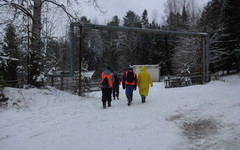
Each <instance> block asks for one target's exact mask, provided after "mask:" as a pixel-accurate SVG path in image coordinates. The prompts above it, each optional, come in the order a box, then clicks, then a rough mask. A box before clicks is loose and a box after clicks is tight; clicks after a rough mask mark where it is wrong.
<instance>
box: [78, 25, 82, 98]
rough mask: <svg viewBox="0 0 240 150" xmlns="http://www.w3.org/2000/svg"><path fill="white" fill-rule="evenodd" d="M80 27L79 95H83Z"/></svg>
mask: <svg viewBox="0 0 240 150" xmlns="http://www.w3.org/2000/svg"><path fill="white" fill-rule="evenodd" d="M79 28H80V40H79V83H78V84H79V85H78V86H79V88H78V89H79V91H78V96H81V94H82V81H81V80H82V79H81V78H82V74H81V72H82V39H83V38H82V26H80V27H79Z"/></svg>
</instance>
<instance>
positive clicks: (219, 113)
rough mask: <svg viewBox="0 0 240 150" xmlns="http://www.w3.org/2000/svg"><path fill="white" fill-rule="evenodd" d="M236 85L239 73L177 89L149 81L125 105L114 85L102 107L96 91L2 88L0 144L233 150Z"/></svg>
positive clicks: (36, 148)
mask: <svg viewBox="0 0 240 150" xmlns="http://www.w3.org/2000/svg"><path fill="white" fill-rule="evenodd" d="M239 89H240V78H239V76H232V77H229V78H227V81H225V82H222V81H212V82H210V83H208V84H206V85H196V86H189V87H184V88H171V89H165V88H164V85H163V83H154V87H153V88H151V89H150V93H149V96H148V97H147V102H146V103H144V104H142V103H141V101H140V96H139V94H138V90H137V91H135V92H134V98H133V104H132V105H131V106H127V101H126V98H125V95H124V91H123V90H122V89H121V90H120V100H114V101H112V107H110V108H107V109H106V110H104V109H102V105H101V101H100V99H101V93H100V92H95V93H90V94H88V95H87V96H86V97H82V98H81V97H78V96H75V95H71V94H68V93H66V92H61V91H58V90H55V89H53V88H50V89H48V90H38V89H29V90H25V89H13V88H7V89H5V91H4V92H5V94H6V96H8V97H9V98H10V100H11V102H10V104H11V105H10V106H9V109H8V110H1V111H0V150H43V149H44V150H103V149H104V150H160V149H162V150H191V149H196V150H203V149H204V150H205V149H206V150H215V149H218V150H227V149H230V150H239V149H240V117H239V114H240V99H239ZM17 101H18V103H15V104H14V102H17Z"/></svg>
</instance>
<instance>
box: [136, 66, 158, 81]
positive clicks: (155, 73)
mask: <svg viewBox="0 0 240 150" xmlns="http://www.w3.org/2000/svg"><path fill="white" fill-rule="evenodd" d="M142 66H144V67H145V68H146V70H147V72H148V73H149V75H150V76H151V78H152V81H153V82H159V81H160V69H161V67H159V65H134V66H133V71H134V72H135V73H136V74H137V75H138V74H139V72H140V69H141V67H142Z"/></svg>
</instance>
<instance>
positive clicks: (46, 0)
mask: <svg viewBox="0 0 240 150" xmlns="http://www.w3.org/2000/svg"><path fill="white" fill-rule="evenodd" d="M44 2H48V3H52V4H54V5H56V6H58V7H60V8H62V10H63V11H64V12H65V13H66V14H67V16H68V18H69V20H70V21H71V20H72V19H73V20H75V21H77V18H75V17H73V16H72V15H71V14H70V13H69V12H68V11H67V9H66V7H65V6H64V5H63V4H58V3H57V2H55V1H52V0H44V1H42V4H43V3H44Z"/></svg>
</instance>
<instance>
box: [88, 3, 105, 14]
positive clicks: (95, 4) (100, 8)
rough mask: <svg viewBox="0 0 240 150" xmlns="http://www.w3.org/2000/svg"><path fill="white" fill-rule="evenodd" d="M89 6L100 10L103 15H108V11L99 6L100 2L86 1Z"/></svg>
mask: <svg viewBox="0 0 240 150" xmlns="http://www.w3.org/2000/svg"><path fill="white" fill-rule="evenodd" d="M86 2H87V3H88V4H89V5H92V6H94V7H95V8H96V9H97V10H99V11H100V12H101V13H102V14H104V13H106V12H107V11H106V10H105V11H104V10H103V7H102V6H100V5H99V4H98V0H87V1H86Z"/></svg>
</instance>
